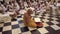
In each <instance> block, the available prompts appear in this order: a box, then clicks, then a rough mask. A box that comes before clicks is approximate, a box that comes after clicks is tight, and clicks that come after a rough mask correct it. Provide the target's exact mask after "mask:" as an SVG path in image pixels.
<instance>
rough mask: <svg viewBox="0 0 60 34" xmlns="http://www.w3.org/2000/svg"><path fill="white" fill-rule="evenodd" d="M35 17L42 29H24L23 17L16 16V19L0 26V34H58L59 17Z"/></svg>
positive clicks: (59, 33) (59, 27)
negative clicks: (39, 21)
mask: <svg viewBox="0 0 60 34" xmlns="http://www.w3.org/2000/svg"><path fill="white" fill-rule="evenodd" d="M36 16H37V17H36ZM36 16H33V18H38V19H41V22H43V24H44V26H43V27H42V28H31V27H25V26H24V23H23V18H22V17H23V16H17V19H12V20H11V22H5V23H1V24H0V34H60V16H57V15H56V16H53V14H47V13H43V14H42V15H41V16H39V15H36Z"/></svg>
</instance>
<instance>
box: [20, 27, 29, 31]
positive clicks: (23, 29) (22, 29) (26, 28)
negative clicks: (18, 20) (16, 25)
mask: <svg viewBox="0 0 60 34" xmlns="http://www.w3.org/2000/svg"><path fill="white" fill-rule="evenodd" d="M21 31H22V32H26V31H29V29H28V27H22V28H21Z"/></svg>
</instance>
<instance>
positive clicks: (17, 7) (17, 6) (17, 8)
mask: <svg viewBox="0 0 60 34" xmlns="http://www.w3.org/2000/svg"><path fill="white" fill-rule="evenodd" d="M15 4H16V11H17V10H19V9H20V7H19V5H18V4H17V3H15Z"/></svg>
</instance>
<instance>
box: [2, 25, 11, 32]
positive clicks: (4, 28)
mask: <svg viewBox="0 0 60 34" xmlns="http://www.w3.org/2000/svg"><path fill="white" fill-rule="evenodd" d="M11 29H12V28H11V26H5V27H3V31H8V30H11Z"/></svg>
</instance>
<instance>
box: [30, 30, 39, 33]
mask: <svg viewBox="0 0 60 34" xmlns="http://www.w3.org/2000/svg"><path fill="white" fill-rule="evenodd" d="M31 33H32V34H40V32H39V31H38V30H33V31H31Z"/></svg>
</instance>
